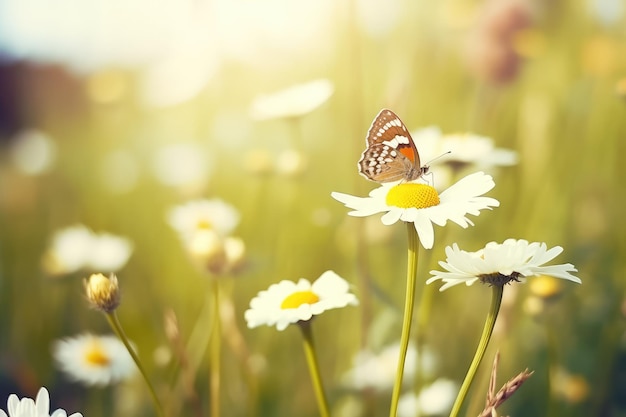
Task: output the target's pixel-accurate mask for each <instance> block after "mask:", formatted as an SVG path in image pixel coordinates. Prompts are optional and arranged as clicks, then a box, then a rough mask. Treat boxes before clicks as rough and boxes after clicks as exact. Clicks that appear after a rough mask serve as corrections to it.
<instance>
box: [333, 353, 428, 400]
mask: <svg viewBox="0 0 626 417" xmlns="http://www.w3.org/2000/svg"><path fill="white" fill-rule="evenodd" d="M422 355H423V356H422V359H421V361H420V366H423V367H424V368H423V370H422V373H423V374H424V375H428V374H431V373H432V372H433V370H434V367H435V357H434V355H433V353H432V352H431V351H429V350H427V349H425V350H423V351H422ZM399 356H400V344H399V343H394V344H392V345H389V346H386V347H385V348H384V349H382V350H381V351H380V352H378V353H376V352H372V351H371V350H369V349H366V350H361V351H359V352H358V353H357V354H356V356H355V357H354V361H353V362H354V366H353V367H352V369H350V370H349V371H348V372H347V373H346V374H345V375H344V377H343V382H344V384H346V385H347V386H349V387H352V388H354V389H368V388H373V389H376V390H380V391H383V390H390V389H392V388H393V384H394V382H395V378H396V371H397V368H398V358H399ZM417 365H418V364H417V350H416V349H415V347H414V346H411V345H409V349H408V351H407V355H406V362H405V365H404V381H405V382H406V383H408V382H410V381H412V379H413V377H414V375H415V370H416V369H417Z"/></svg>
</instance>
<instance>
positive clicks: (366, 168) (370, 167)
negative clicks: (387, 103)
mask: <svg viewBox="0 0 626 417" xmlns="http://www.w3.org/2000/svg"><path fill="white" fill-rule="evenodd" d="M365 141H366V146H367V147H366V149H365V151H364V152H363V154H362V155H361V159H360V160H359V163H358V166H359V173H360V174H361V175H363V176H364V177H365V178H367V179H369V180H372V181H376V182H390V181H397V180H401V179H406V180H408V181H412V180H415V179H417V178H419V176H420V175H421V174H422V170H421V169H420V157H419V153H418V152H417V148H416V147H415V143H414V142H413V139H412V138H411V135H410V133H409V130H408V129H407V128H406V126H405V125H404V123H403V122H402V120H400V118H399V117H398V116H397V115H396V114H395V113H394V112H392V111H391V110H389V109H382V110H381V111H380V112H379V113H378V115H377V116H376V117H375V118H374V121H373V122H372V125H371V126H370V128H369V130H368V132H367V137H366V140H365Z"/></svg>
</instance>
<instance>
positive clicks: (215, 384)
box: [209, 277, 222, 417]
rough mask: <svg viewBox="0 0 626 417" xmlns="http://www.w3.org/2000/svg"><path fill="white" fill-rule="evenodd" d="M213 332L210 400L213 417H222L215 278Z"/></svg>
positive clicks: (220, 333)
mask: <svg viewBox="0 0 626 417" xmlns="http://www.w3.org/2000/svg"><path fill="white" fill-rule="evenodd" d="M211 281H212V283H213V331H212V332H211V333H212V334H211V341H210V343H211V345H210V346H209V349H210V352H209V366H210V367H211V368H210V375H209V381H210V383H209V390H210V391H209V399H210V402H211V417H219V415H220V408H221V407H220V381H221V376H220V374H221V368H220V365H221V364H220V362H221V347H222V337H221V335H222V326H221V321H222V319H221V317H220V293H219V289H220V288H219V281H218V279H217V278H215V277H213V278H212V279H211Z"/></svg>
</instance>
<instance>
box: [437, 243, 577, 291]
mask: <svg viewBox="0 0 626 417" xmlns="http://www.w3.org/2000/svg"><path fill="white" fill-rule="evenodd" d="M561 252H563V248H562V247H560V246H555V247H553V248H551V249H548V247H547V245H546V244H545V243H539V242H532V243H529V242H528V241H527V240H516V239H507V240H505V241H504V243H495V242H490V243H488V244H487V245H486V246H485V247H484V248H483V249H481V250H479V251H477V252H466V251H464V250H461V249H459V246H458V245H457V244H456V243H455V244H454V245H452V246H448V247H447V248H446V256H447V258H446V261H445V262H443V261H441V262H439V265H440V266H441V267H442V268H444V269H445V270H446V271H430V273H431V274H432V275H433V277H431V278H430V279H429V280H428V281H426V283H427V284H430V283H431V282H434V281H436V280H439V279H440V280H442V281H443V282H444V285H443V286H442V287H441V289H440V291H443V290H445V289H447V288H450V287H452V286H454V285H458V284H461V283H465V284H466V285H468V286H469V285H472V284H473V283H475V282H476V281H481V282H483V283H487V284H491V285H504V284H506V283H509V282H511V281H524V280H525V278H527V277H532V276H536V275H548V276H552V277H555V278H561V279H566V280H569V281H573V282H576V283H578V284H580V283H581V280H580V278H578V277H575V276H574V275H572V274H570V272H577V269H576V268H574V265H572V264H561V265H545V266H544V264H546V263H547V262H550V261H551V260H553V259H554V258H556V257H557V256H558V255H559V254H560V253H561Z"/></svg>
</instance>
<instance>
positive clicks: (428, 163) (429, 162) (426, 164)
mask: <svg viewBox="0 0 626 417" xmlns="http://www.w3.org/2000/svg"><path fill="white" fill-rule="evenodd" d="M449 153H452V151H448V152H444V153H442V154H441V155H439V156H436V157H434V158H433V159H431V160H430V161H428V162H426V163H425V164H424V165H425V166H430V164H431V163H432V162H433V161H436V160H437V159H439V158H443V157H444V156H446V155H447V154H449Z"/></svg>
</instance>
